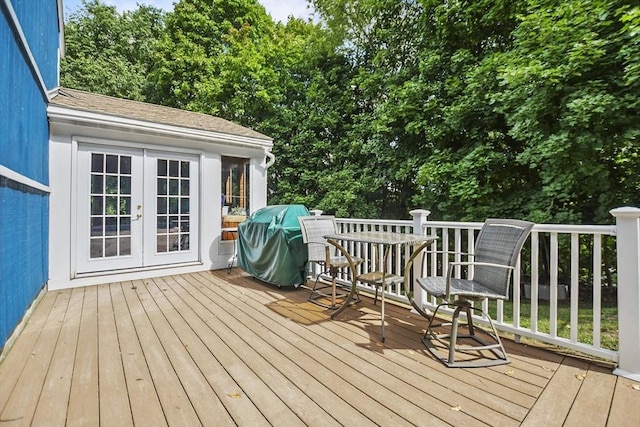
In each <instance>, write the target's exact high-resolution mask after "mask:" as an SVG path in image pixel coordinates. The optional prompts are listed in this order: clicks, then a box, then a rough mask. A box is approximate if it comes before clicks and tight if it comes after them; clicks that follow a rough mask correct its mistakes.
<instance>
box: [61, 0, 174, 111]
mask: <svg viewBox="0 0 640 427" xmlns="http://www.w3.org/2000/svg"><path fill="white" fill-rule="evenodd" d="M163 31H164V12H162V11H161V10H160V9H157V8H154V7H151V6H139V7H138V9H136V10H135V11H132V12H124V13H122V14H119V13H118V12H117V10H116V8H115V7H114V6H107V5H105V4H104V3H101V2H100V0H91V1H87V0H83V2H82V6H81V7H80V8H79V9H78V10H77V11H76V12H74V13H73V14H72V15H71V17H70V18H69V20H68V21H67V22H66V24H65V47H66V55H65V57H64V58H63V60H62V62H61V73H60V75H61V83H62V85H63V86H66V87H70V88H74V89H81V90H87V91H91V92H95V93H101V94H104V95H111V96H116V97H121V98H128V99H134V100H140V101H144V100H146V99H147V97H148V94H149V90H150V87H149V85H148V84H147V74H148V72H149V70H150V68H151V65H152V63H153V54H154V51H155V49H156V44H157V42H158V40H159V38H160V36H161V35H162V33H163Z"/></svg>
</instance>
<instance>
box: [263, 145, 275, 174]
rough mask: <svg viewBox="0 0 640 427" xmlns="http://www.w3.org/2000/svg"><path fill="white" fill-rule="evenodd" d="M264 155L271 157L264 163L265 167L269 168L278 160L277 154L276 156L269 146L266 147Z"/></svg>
mask: <svg viewBox="0 0 640 427" xmlns="http://www.w3.org/2000/svg"><path fill="white" fill-rule="evenodd" d="M264 155H265V156H267V157H268V158H269V160H268V161H267V164H265V165H264V169H265V170H267V169H269V168H270V167H271V166H272V165H273V164H274V163H275V162H276V156H274V155H273V153H272V152H271V151H269V149H267V148H265V149H264Z"/></svg>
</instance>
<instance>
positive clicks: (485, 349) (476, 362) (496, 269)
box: [418, 219, 534, 367]
mask: <svg viewBox="0 0 640 427" xmlns="http://www.w3.org/2000/svg"><path fill="white" fill-rule="evenodd" d="M533 225H534V224H533V223H531V222H526V221H519V220H509V219H487V220H486V221H485V223H484V225H483V226H482V229H481V230H480V233H479V234H478V237H477V239H476V243H475V253H474V254H470V255H469V257H470V258H469V259H470V261H465V262H450V263H449V268H448V271H447V275H446V276H445V277H423V278H419V279H418V284H419V285H420V287H421V288H422V289H424V290H425V291H426V292H427V294H428V295H432V296H435V297H436V298H442V302H441V303H440V304H438V305H437V307H436V309H435V311H434V312H433V314H432V315H429V316H428V319H429V323H428V325H427V330H426V332H425V334H424V336H423V338H422V341H423V342H424V344H425V345H426V347H427V349H428V350H429V351H430V353H431V354H432V355H433V356H434V357H436V358H437V359H439V360H440V361H441V362H442V363H444V364H445V365H446V366H448V367H480V366H495V365H501V364H504V363H509V359H508V357H507V353H506V352H505V350H504V346H503V345H502V341H501V340H500V336H499V335H498V332H497V331H496V328H495V326H494V324H493V321H492V319H491V316H489V314H488V313H486V312H484V310H482V306H481V301H483V300H485V299H490V300H498V299H502V300H507V299H509V287H510V283H511V277H512V272H513V271H514V269H515V267H516V263H517V261H518V257H519V255H520V251H521V250H522V246H523V245H524V242H525V240H527V237H528V236H529V233H530V232H531V229H532V228H533ZM456 266H466V268H467V275H468V277H470V278H468V279H459V278H456V277H453V270H454V268H455V267H456ZM474 302H477V303H478V305H477V306H474V305H473V303H474ZM442 306H448V307H453V308H454V312H453V317H452V320H451V322H442V323H436V320H435V319H436V316H437V314H438V310H439V309H440V308H441V307H442ZM472 310H477V311H480V312H482V313H483V314H484V315H485V316H486V318H487V319H488V323H489V326H490V327H491V330H488V329H484V328H479V327H477V326H474V324H473V318H472V316H471V314H472ZM461 312H465V314H466V320H467V323H466V326H467V329H468V332H467V333H462V331H461V327H464V325H460V324H459V317H460V313H461ZM423 314H424V312H423ZM443 326H449V327H450V329H449V331H448V332H446V333H438V332H436V328H441V327H443ZM480 335H482V337H481V336H480ZM456 352H462V353H465V354H466V355H467V356H464V358H460V360H456ZM470 355H475V356H476V357H470Z"/></svg>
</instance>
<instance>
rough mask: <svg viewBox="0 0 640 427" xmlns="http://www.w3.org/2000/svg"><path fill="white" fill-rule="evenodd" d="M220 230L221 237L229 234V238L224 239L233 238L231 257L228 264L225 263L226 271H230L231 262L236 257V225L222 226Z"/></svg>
mask: <svg viewBox="0 0 640 427" xmlns="http://www.w3.org/2000/svg"><path fill="white" fill-rule="evenodd" d="M221 231H222V236H223V237H224V236H225V234H230V235H231V238H230V239H226V240H233V254H232V255H231V258H229V264H228V265H227V273H231V269H232V268H233V264H234V263H235V261H236V258H237V257H238V227H222V230H221ZM223 240H225V239H223Z"/></svg>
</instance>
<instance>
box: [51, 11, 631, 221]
mask: <svg viewBox="0 0 640 427" xmlns="http://www.w3.org/2000/svg"><path fill="white" fill-rule="evenodd" d="M311 1H312V3H313V6H314V8H315V10H316V11H317V12H318V13H319V15H320V17H321V18H320V23H314V22H311V21H306V22H305V21H302V20H300V19H295V18H290V19H289V21H288V22H287V23H284V24H282V23H277V24H276V23H274V22H273V21H272V19H271V18H270V17H269V15H268V14H267V13H266V11H265V9H264V8H263V7H262V6H261V5H260V4H259V3H258V2H257V0H216V1H210V0H181V1H178V2H177V3H176V4H175V8H174V11H173V12H170V13H167V14H164V13H163V12H161V11H159V10H157V9H154V8H151V7H148V6H139V7H138V9H137V10H135V11H132V12H125V13H123V14H118V13H117V11H116V10H115V9H114V8H113V7H110V6H106V5H104V4H103V3H101V2H100V1H99V0H91V1H86V0H85V2H84V3H83V7H82V8H80V10H79V11H77V12H76V13H75V14H74V15H72V16H71V18H70V19H69V22H68V23H67V27H66V29H65V37H66V42H67V57H66V58H65V60H64V62H63V67H62V82H63V84H64V85H66V86H69V87H76V88H80V89H86V90H92V91H95V92H99V93H105V94H109V95H115V96H122V97H127V98H132V99H140V100H146V101H150V102H155V103H160V104H165V105H170V106H174V107H179V108H185V109H189V110H193V111H199V112H204V113H209V114H214V115H218V116H222V117H224V118H227V119H229V120H233V121H235V122H238V123H241V124H243V125H246V126H249V127H252V128H254V129H256V130H258V131H260V132H263V133H265V134H267V135H270V136H271V137H273V138H274V141H275V145H274V149H273V151H274V154H275V155H276V158H277V160H276V163H275V165H274V166H272V167H271V169H269V173H270V176H269V179H270V181H269V201H270V203H302V204H305V205H307V206H308V207H309V208H319V209H323V210H324V211H325V212H328V213H334V214H336V215H339V216H357V217H365V218H401V217H407V213H408V211H409V210H410V209H413V208H418V207H420V208H425V209H429V210H431V211H432V217H435V218H438V219H445V220H476V221H481V220H483V219H485V218H487V217H519V218H526V219H532V220H534V221H536V222H563V223H594V222H595V223H606V222H611V221H612V218H611V216H610V214H609V210H610V209H612V208H615V207H618V206H622V205H636V206H637V205H640V200H639V198H640V196H638V195H639V194H640V178H638V176H640V175H639V174H638V173H637V171H638V170H640V163H639V162H640V158H639V151H640V144H639V143H638V138H639V137H640V120H639V111H640V108H639V107H640V105H639V102H640V101H639V99H640V97H639V96H638V94H639V93H640V77H639V76H640V6H638V5H637V0H524V1H523V0H476V1H463V0H447V1H444V0H311Z"/></svg>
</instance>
